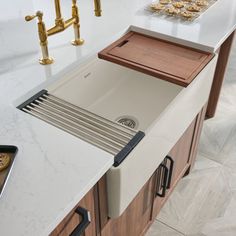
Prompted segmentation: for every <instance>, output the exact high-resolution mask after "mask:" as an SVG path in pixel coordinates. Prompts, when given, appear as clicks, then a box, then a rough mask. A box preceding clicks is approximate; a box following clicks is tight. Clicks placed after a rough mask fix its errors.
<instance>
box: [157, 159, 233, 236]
mask: <svg viewBox="0 0 236 236" xmlns="http://www.w3.org/2000/svg"><path fill="white" fill-rule="evenodd" d="M211 165H213V167H209V166H208V167H207V168H202V169H195V170H194V171H193V172H192V174H191V175H190V176H187V177H185V178H184V179H182V180H181V181H180V183H179V184H178V186H177V187H176V189H175V191H174V192H173V193H172V195H171V197H170V198H169V200H168V201H167V202H166V204H165V206H164V207H163V209H162V210H161V212H160V214H159V216H158V217H157V219H158V220H160V221H161V222H163V223H165V224H167V225H169V226H171V227H172V228H174V229H176V230H178V231H180V232H182V233H184V234H197V233H199V232H200V231H201V229H202V227H203V226H204V225H205V223H206V222H208V221H211V220H212V219H214V218H217V217H221V216H222V215H223V214H224V213H225V211H226V210H227V207H228V204H229V202H230V200H231V192H230V188H229V186H228V185H227V184H225V183H226V180H225V176H224V175H223V174H222V167H221V166H217V167H216V166H214V164H213V163H212V164H211Z"/></svg>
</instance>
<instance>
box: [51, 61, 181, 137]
mask: <svg viewBox="0 0 236 236" xmlns="http://www.w3.org/2000/svg"><path fill="white" fill-rule="evenodd" d="M182 89H183V88H182V87H180V86H177V85H174V84H171V83H168V82H166V81H162V80H156V79H153V78H152V77H151V76H148V75H144V74H142V73H139V72H136V71H134V70H130V69H127V68H124V67H122V66H119V65H116V64H113V63H110V62H106V61H103V60H99V59H94V60H93V61H92V62H90V63H89V64H88V65H87V66H86V67H85V68H83V69H82V70H81V71H80V72H79V73H78V74H77V75H76V76H73V77H72V78H70V79H68V78H66V79H64V80H62V81H60V82H59V83H58V84H54V85H53V86H51V87H49V88H47V90H48V92H49V93H50V94H53V95H55V96H57V97H59V98H61V99H63V100H65V101H68V102H70V103H72V104H74V105H76V106H79V107H81V108H84V109H86V110H88V111H90V112H93V113H95V114H97V115H100V116H102V117H105V118H107V119H109V120H111V121H115V122H116V121H119V120H121V119H122V118H124V119H125V118H127V119H130V120H132V121H134V123H135V125H134V127H133V128H134V129H136V130H141V131H144V132H145V133H146V132H148V130H149V128H150V127H151V126H152V124H153V122H154V121H155V120H156V119H157V118H158V116H159V115H160V114H161V113H162V112H163V111H164V109H165V108H166V107H167V106H168V104H170V103H171V101H173V99H174V98H175V97H176V96H177V95H178V94H179V93H180V91H181V90H182Z"/></svg>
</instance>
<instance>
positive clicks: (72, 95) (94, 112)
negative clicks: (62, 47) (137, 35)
mask: <svg viewBox="0 0 236 236" xmlns="http://www.w3.org/2000/svg"><path fill="white" fill-rule="evenodd" d="M216 59H217V57H215V58H213V60H212V61H211V62H210V63H209V64H208V65H207V66H206V67H205V69H204V70H203V71H202V72H201V73H200V74H199V75H198V76H197V77H196V79H195V80H194V81H193V82H192V83H191V84H190V85H189V86H188V87H187V88H184V87H181V86H179V85H176V84H173V83H170V82H168V81H163V80H159V79H157V78H154V77H152V76H150V75H147V74H143V73H141V72H138V71H135V70H132V69H129V68H126V67H123V66H120V65H117V64H114V63H111V62H108V61H103V60H100V59H98V58H93V59H92V60H90V62H89V63H86V64H84V65H83V66H81V67H80V69H78V70H76V71H75V72H73V73H71V74H70V75H68V76H66V77H65V78H62V79H61V80H59V81H57V82H56V83H54V84H52V85H50V86H48V87H47V88H45V91H46V93H45V91H43V92H41V93H42V94H43V95H42V96H46V97H49V100H50V97H51V98H52V100H55V101H56V102H57V101H59V102H61V103H63V104H65V105H66V106H69V107H71V109H77V110H78V109H80V110H79V111H81V112H83V113H84V114H85V115H86V116H87V115H88V116H91V117H92V119H93V117H94V119H95V120H99V121H101V122H102V124H103V127H104V129H105V131H104V130H101V133H99V134H96V135H98V136H99V137H100V135H103V134H107V137H109V138H112V139H113V141H112V142H113V144H114V146H115V147H114V150H113V149H112V148H110V147H108V146H109V145H108V146H106V145H104V146H102V145H101V146H99V145H97V146H98V147H102V148H103V147H105V148H104V150H106V151H109V152H110V153H114V156H117V150H119V145H121V143H122V142H123V144H125V142H126V141H125V140H127V143H128V146H129V144H130V142H131V143H133V139H132V140H131V141H130V140H129V138H128V136H129V135H130V137H131V138H132V137H133V138H134V139H135V142H136V143H135V145H134V146H133V147H132V149H129V151H128V152H126V156H125V158H122V159H121V161H120V162H118V164H117V163H115V164H114V166H113V167H112V168H111V169H110V170H109V171H108V173H107V189H108V213H109V216H110V217H111V218H116V217H118V216H120V215H121V214H122V213H123V212H124V210H125V209H126V208H127V206H128V205H129V203H130V202H131V201H132V200H133V198H134V197H135V196H136V195H137V193H138V192H139V191H140V189H141V188H142V186H143V185H144V184H145V182H147V180H148V179H149V178H150V177H151V175H152V174H153V173H154V171H155V170H156V168H157V167H158V165H159V164H160V163H161V162H162V161H163V159H164V157H165V156H166V155H167V154H168V152H169V151H170V149H171V148H172V147H173V146H174V144H175V143H176V142H177V140H178V139H179V138H180V137H181V135H182V134H183V133H184V131H185V130H186V128H187V127H188V126H189V125H190V123H191V121H192V120H193V119H194V117H195V116H196V115H197V114H198V113H199V111H200V110H201V108H202V107H203V105H204V104H205V103H206V102H207V100H208V95H209V91H210V87H211V82H212V78H213V73H214V68H215V64H216ZM45 94H46V95H45ZM43 100H44V98H43ZM43 100H40V99H39V103H41V101H43ZM32 101H33V99H32V98H31V99H30V102H32ZM27 104H28V102H27ZM27 104H23V106H25V107H27ZM68 104H69V105H68ZM36 106H40V104H36ZM20 109H22V110H24V111H26V112H28V110H25V108H22V106H20ZM33 109H34V108H33ZM29 110H30V109H29ZM28 113H30V111H29V112H28ZM49 113H50V112H49ZM62 116H63V114H62ZM64 116H65V117H66V118H68V117H69V115H68V114H66V113H64ZM38 118H40V117H38ZM51 124H53V122H51ZM106 124H107V125H106ZM89 125H90V124H89ZM62 127H63V126H62ZM88 127H89V126H87V128H88ZM59 128H60V127H59ZM110 128H111V129H112V128H115V129H116V130H118V132H119V135H120V134H121V136H122V140H120V139H119V137H115V135H114V134H113V133H112V132H115V131H114V130H111V133H109V130H110ZM99 129H100V126H99ZM71 134H73V132H71ZM137 135H138V138H137ZM140 135H141V136H140ZM107 137H105V139H107V140H108V138H107ZM116 138H117V140H116ZM85 140H87V141H88V142H90V143H93V142H92V141H91V139H90V138H87V139H85ZM124 146H125V145H124ZM125 148H126V146H125ZM122 150H123V149H122ZM118 156H119V153H118Z"/></svg>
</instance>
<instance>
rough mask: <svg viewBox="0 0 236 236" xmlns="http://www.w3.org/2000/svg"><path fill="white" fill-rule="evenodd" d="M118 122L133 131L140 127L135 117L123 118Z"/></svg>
mask: <svg viewBox="0 0 236 236" xmlns="http://www.w3.org/2000/svg"><path fill="white" fill-rule="evenodd" d="M116 121H117V122H118V123H120V124H122V125H124V126H127V127H129V128H131V129H135V128H137V126H138V121H137V119H136V118H134V117H128V116H122V117H119V118H118V119H117V120H116Z"/></svg>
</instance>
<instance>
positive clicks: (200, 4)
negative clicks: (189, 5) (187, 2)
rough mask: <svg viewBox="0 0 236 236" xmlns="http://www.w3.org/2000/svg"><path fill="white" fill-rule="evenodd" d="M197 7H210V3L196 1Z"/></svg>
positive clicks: (203, 0)
mask: <svg viewBox="0 0 236 236" xmlns="http://www.w3.org/2000/svg"><path fill="white" fill-rule="evenodd" d="M196 5H197V6H200V7H202V6H207V5H208V1H205V0H197V1H196Z"/></svg>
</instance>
